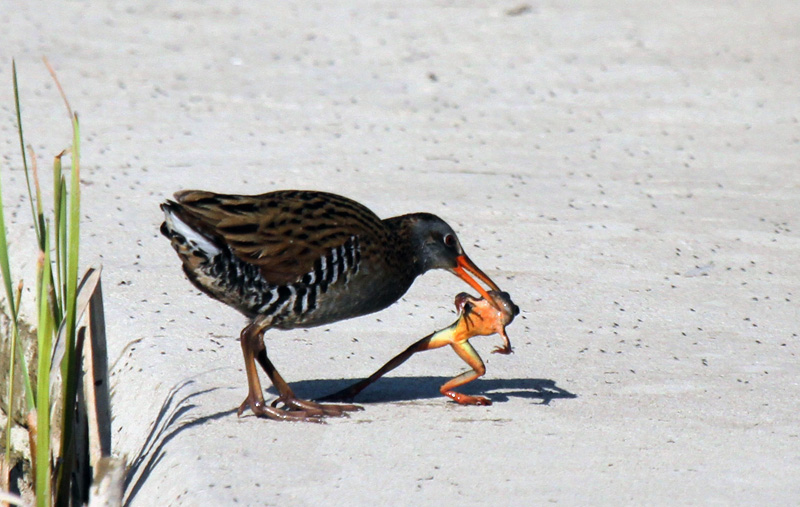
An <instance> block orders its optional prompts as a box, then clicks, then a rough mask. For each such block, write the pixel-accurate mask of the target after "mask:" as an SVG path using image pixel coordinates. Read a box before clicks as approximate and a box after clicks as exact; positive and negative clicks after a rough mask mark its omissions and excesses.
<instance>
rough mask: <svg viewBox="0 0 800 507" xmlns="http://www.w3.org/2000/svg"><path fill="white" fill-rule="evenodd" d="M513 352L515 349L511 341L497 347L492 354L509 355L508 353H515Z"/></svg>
mask: <svg viewBox="0 0 800 507" xmlns="http://www.w3.org/2000/svg"><path fill="white" fill-rule="evenodd" d="M513 353H514V349H512V348H511V344H509V343H506V344H505V345H503V346H502V347H495V348H494V349H493V350H492V354H503V355H507V354H513Z"/></svg>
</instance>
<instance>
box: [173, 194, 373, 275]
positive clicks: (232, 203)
mask: <svg viewBox="0 0 800 507" xmlns="http://www.w3.org/2000/svg"><path fill="white" fill-rule="evenodd" d="M175 199H176V201H177V202H178V203H179V204H180V205H181V207H182V208H183V211H184V213H183V214H182V215H183V217H184V218H185V220H187V221H188V222H190V223H189V224H188V225H190V226H192V227H195V228H197V229H198V230H199V231H200V232H203V233H204V234H207V235H209V236H210V237H212V238H214V239H215V240H216V241H221V242H223V243H224V244H226V245H228V246H229V247H230V248H231V250H232V251H233V253H234V255H236V256H237V257H238V258H240V259H241V260H243V261H245V262H249V263H251V264H254V265H256V266H259V268H260V269H261V273H262V275H263V276H264V278H265V279H266V280H267V281H269V282H271V283H276V284H285V283H290V282H294V281H296V280H298V279H299V278H300V277H302V276H303V275H304V274H305V273H308V272H309V271H311V270H312V269H313V268H314V263H315V262H316V261H317V260H318V259H319V258H320V257H322V256H324V255H327V254H328V253H329V252H330V251H331V249H333V248H337V247H339V246H341V245H342V244H344V243H345V242H346V241H347V240H348V239H349V238H351V237H353V236H356V237H359V239H360V240H361V241H364V240H366V241H381V240H383V239H384V238H383V236H385V235H386V228H385V226H384V225H383V223H382V221H381V220H380V218H378V217H377V216H376V215H375V214H374V213H373V212H372V211H370V210H369V209H368V208H367V207H365V206H364V205H362V204H359V203H357V202H355V201H353V200H351V199H348V198H346V197H342V196H339V195H335V194H329V193H324V192H315V191H302V190H282V191H277V192H270V193H267V194H261V195H252V196H250V195H226V194H215V193H212V192H205V191H201V190H184V191H181V192H178V193H176V194H175Z"/></svg>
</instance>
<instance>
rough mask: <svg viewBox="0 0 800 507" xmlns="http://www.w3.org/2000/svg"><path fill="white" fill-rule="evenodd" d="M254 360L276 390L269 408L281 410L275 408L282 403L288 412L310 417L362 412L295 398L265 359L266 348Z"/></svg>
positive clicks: (289, 388)
mask: <svg viewBox="0 0 800 507" xmlns="http://www.w3.org/2000/svg"><path fill="white" fill-rule="evenodd" d="M256 360H257V361H258V364H260V365H261V368H263V369H264V371H265V372H266V374H267V376H268V377H269V379H270V380H271V381H272V385H274V386H275V389H277V390H278V398H277V399H276V400H275V401H273V402H272V404H271V405H270V408H273V409H275V410H281V409H279V408H277V407H278V404H281V403H282V404H283V405H284V406H285V407H287V408H288V409H289V410H290V411H295V410H296V411H299V412H302V413H305V414H307V415H310V416H312V417H321V416H334V417H341V416H344V415H347V412H353V411H356V410H363V408H362V407H359V406H358V405H331V404H326V403H316V402H313V401H309V400H302V399H300V398H298V397H297V396H295V394H294V391H292V388H291V387H289V384H287V383H286V381H285V380H283V377H281V374H280V373H278V370H277V369H276V368H275V365H273V364H272V361H270V360H269V358H268V357H267V351H266V348H264V349H261V350H260V351H258V354H256ZM289 413H292V412H289Z"/></svg>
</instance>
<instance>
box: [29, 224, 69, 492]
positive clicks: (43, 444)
mask: <svg viewBox="0 0 800 507" xmlns="http://www.w3.org/2000/svg"><path fill="white" fill-rule="evenodd" d="M42 233H43V236H44V238H45V249H44V252H42V253H41V255H42V266H41V269H42V274H41V280H42V286H41V291H40V292H39V328H38V332H37V341H38V347H39V350H38V354H39V364H38V367H37V378H36V406H37V410H36V430H37V435H36V505H37V506H39V507H46V506H48V505H50V504H51V503H52V499H51V493H50V481H51V471H50V357H51V354H52V350H51V349H52V348H53V329H54V327H53V315H52V313H51V311H50V308H51V306H50V296H49V294H50V291H51V289H52V284H51V283H50V280H52V277H51V266H50V238H49V236H50V235H49V234H48V232H47V227H46V226H45V227H44V228H43V230H42ZM65 410H66V409H65Z"/></svg>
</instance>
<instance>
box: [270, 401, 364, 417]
mask: <svg viewBox="0 0 800 507" xmlns="http://www.w3.org/2000/svg"><path fill="white" fill-rule="evenodd" d="M279 405H283V407H284V410H287V411H289V412H290V413H291V412H294V411H297V412H304V413H306V414H310V415H312V416H314V417H347V415H348V414H347V413H348V412H356V411H359V410H364V407H361V406H359V405H351V404H330V403H317V402H315V401H310V400H301V399H299V398H295V397H289V396H280V397H279V398H277V399H276V400H275V401H273V402H272V404H271V405H270V408H274V409H276V410H280V409H279V408H278V406H279Z"/></svg>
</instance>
